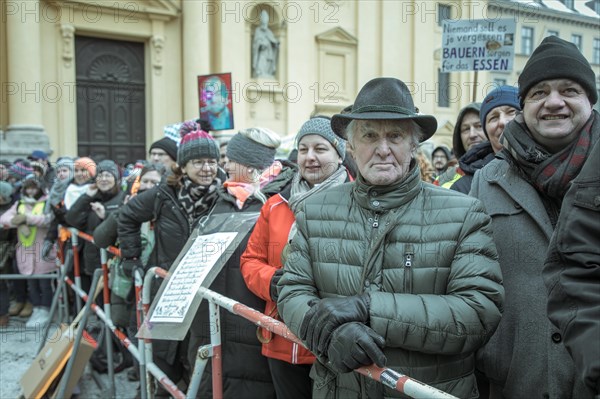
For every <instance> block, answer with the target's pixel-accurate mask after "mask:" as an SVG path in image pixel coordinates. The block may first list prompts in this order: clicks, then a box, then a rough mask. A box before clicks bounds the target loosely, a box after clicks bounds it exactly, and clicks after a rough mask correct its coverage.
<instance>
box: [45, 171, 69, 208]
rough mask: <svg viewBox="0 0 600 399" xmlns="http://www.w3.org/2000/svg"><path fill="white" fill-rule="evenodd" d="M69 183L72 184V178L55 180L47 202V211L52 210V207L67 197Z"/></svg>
mask: <svg viewBox="0 0 600 399" xmlns="http://www.w3.org/2000/svg"><path fill="white" fill-rule="evenodd" d="M69 184H71V179H64V180H56V182H54V184H53V185H52V188H51V189H50V194H49V195H48V201H47V202H46V210H45V212H46V213H48V212H50V208H53V207H56V206H58V204H60V203H61V201H62V200H63V199H64V198H65V193H66V191H67V187H69Z"/></svg>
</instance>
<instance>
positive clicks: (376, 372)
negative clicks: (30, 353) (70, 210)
mask: <svg viewBox="0 0 600 399" xmlns="http://www.w3.org/2000/svg"><path fill="white" fill-rule="evenodd" d="M70 230H71V234H72V240H73V242H74V244H73V249H74V251H73V261H74V265H78V260H76V256H75V254H76V253H77V251H76V247H77V244H78V243H77V239H76V237H77V236H79V237H81V238H83V239H85V240H86V241H89V242H91V243H94V241H93V238H92V237H91V236H90V235H88V234H85V233H82V232H80V231H78V230H76V229H70ZM100 251H101V260H102V269H98V270H96V271H95V272H94V276H93V280H92V288H91V290H90V293H91V292H93V291H94V290H95V287H96V286H97V285H98V281H99V280H100V275H102V276H103V292H104V295H103V299H104V310H102V309H100V307H99V306H97V305H96V304H95V303H93V301H92V300H89V299H90V298H89V297H90V295H89V294H88V293H86V292H84V291H83V290H82V289H81V286H80V284H77V281H78V280H77V276H78V274H79V268H78V267H75V282H73V281H72V280H71V279H70V278H69V277H68V276H67V275H66V268H65V267H64V264H63V265H62V267H61V273H64V274H62V278H63V280H64V281H65V283H66V284H67V285H68V286H69V287H71V288H72V289H73V290H74V292H75V293H76V297H77V298H80V300H81V301H83V302H84V303H85V312H84V314H83V317H82V320H81V322H80V323H79V325H78V328H77V333H76V335H75V342H74V346H73V353H72V355H71V357H70V359H69V361H68V363H67V368H66V369H65V376H66V378H64V379H63V380H62V381H64V382H63V383H62V384H60V386H59V387H58V389H57V392H58V397H59V398H60V397H63V396H64V393H65V390H66V382H67V380H68V377H69V376H70V374H71V371H72V367H73V363H74V360H75V358H76V353H77V349H78V348H79V344H80V343H81V339H82V336H83V330H84V329H85V326H86V323H87V317H88V315H89V314H90V313H91V312H94V313H95V314H96V315H97V316H98V318H99V319H100V320H101V321H102V322H103V323H104V324H105V328H106V331H107V334H106V336H107V361H108V364H109V365H112V342H111V337H110V335H109V334H113V335H115V336H116V337H117V338H118V340H119V342H120V343H121V344H122V345H123V346H124V347H125V348H126V349H127V350H128V351H129V353H131V355H132V356H133V357H134V358H135V359H136V360H137V361H138V363H139V367H140V385H141V397H142V399H146V398H148V397H152V390H151V389H150V388H151V381H150V378H149V375H152V376H154V378H155V379H156V381H157V382H158V383H160V384H161V385H162V386H163V387H164V388H165V389H166V390H167V391H168V392H169V393H170V394H171V395H172V396H173V397H175V398H177V399H184V398H186V397H188V398H195V397H196V394H197V392H198V389H199V387H200V380H201V377H202V374H203V372H204V369H205V366H206V364H207V362H208V358H209V357H210V358H211V363H212V370H213V373H212V386H213V397H215V398H222V397H223V388H222V357H221V337H220V328H214V329H211V343H210V345H205V346H202V347H200V348H198V352H197V357H196V363H195V365H194V369H193V373H192V376H191V380H190V384H189V386H188V392H187V395H186V394H185V393H183V392H182V391H181V390H180V389H179V388H178V387H177V385H176V384H175V383H174V382H173V381H171V380H170V379H169V378H168V376H167V375H166V374H165V373H164V372H163V371H162V370H161V369H160V368H159V367H158V366H157V365H156V364H154V363H153V362H152V342H151V340H150V339H147V338H143V339H139V340H138V347H136V346H135V345H133V344H132V342H131V341H130V340H129V338H127V336H126V335H125V334H123V333H122V332H121V331H120V330H119V329H117V327H116V326H115V325H114V324H113V322H112V320H111V318H110V289H109V287H108V266H107V262H106V260H107V252H111V253H113V254H115V255H117V256H119V255H120V251H119V250H118V249H117V248H114V247H111V248H109V249H100ZM63 260H68V257H64V258H63ZM154 276H158V277H161V278H163V279H166V278H168V277H169V274H168V272H167V271H166V270H164V269H162V268H159V267H152V268H150V269H149V270H148V271H147V272H146V274H145V276H142V272H141V270H139V269H136V270H134V281H135V293H136V310H137V314H136V319H137V324H138V328H139V327H140V325H141V323H142V322H143V320H144V318H146V317H148V312H149V309H150V304H151V286H152V284H151V283H150V281H151V279H152V278H154ZM80 281H81V280H80V279H79V282H80ZM198 295H201V296H202V297H203V298H204V299H206V300H207V301H208V303H209V315H210V323H211V325H215V326H220V320H219V308H220V307H222V308H224V309H226V310H227V311H229V312H231V313H233V314H235V315H238V316H240V317H243V318H245V319H247V320H249V321H251V322H252V323H254V324H256V325H257V326H260V327H262V328H264V329H266V330H268V331H271V332H273V333H275V334H278V335H281V336H282V337H284V338H285V339H288V340H290V341H292V342H296V343H298V344H300V345H303V343H302V341H301V340H300V339H299V338H297V337H296V336H295V335H294V334H293V333H292V332H291V331H290V330H289V329H288V328H287V326H286V325H285V324H284V323H283V322H281V321H279V320H276V319H273V318H271V317H269V316H267V315H265V314H263V313H262V312H260V311H258V310H256V309H252V308H250V307H248V306H246V305H244V304H242V303H240V302H237V301H234V300H233V299H230V298H227V297H225V296H223V295H220V294H218V293H216V292H214V291H211V290H209V289H208V288H204V287H200V289H199V291H198ZM109 355H110V358H109ZM108 369H109V380H110V381H111V386H110V388H109V391H110V396H111V397H115V389H114V370H112V368H111V367H108ZM111 370H112V373H110V371H111ZM355 371H356V372H358V373H360V374H362V375H364V376H366V377H369V378H371V379H374V380H376V381H378V382H380V383H382V384H384V385H385V386H387V387H389V388H391V389H395V390H397V391H399V392H402V393H404V394H406V395H409V396H411V397H413V398H446V399H451V398H455V397H454V396H452V395H450V394H448V393H446V392H443V391H440V390H438V389H436V388H434V387H431V386H429V385H427V384H424V383H422V382H420V381H418V380H415V379H413V378H411V377H409V376H406V375H404V374H400V373H398V372H396V371H394V370H392V369H389V368H380V367H377V366H375V365H371V366H368V367H361V368H359V369H357V370H355Z"/></svg>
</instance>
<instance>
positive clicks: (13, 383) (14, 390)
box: [0, 318, 138, 399]
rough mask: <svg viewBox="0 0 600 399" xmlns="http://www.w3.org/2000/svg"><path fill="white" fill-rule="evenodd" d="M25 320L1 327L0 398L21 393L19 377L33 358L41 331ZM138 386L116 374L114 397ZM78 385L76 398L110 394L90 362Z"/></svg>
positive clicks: (132, 391) (126, 395) (126, 397)
mask: <svg viewBox="0 0 600 399" xmlns="http://www.w3.org/2000/svg"><path fill="white" fill-rule="evenodd" d="M24 321H25V320H23V319H19V318H11V320H10V324H9V325H8V327H2V328H0V399H15V398H19V397H20V396H21V395H22V390H21V385H20V381H21V377H22V376H23V374H24V373H25V372H26V371H27V369H28V368H29V366H30V365H31V363H32V361H33V359H34V358H35V356H36V351H37V349H38V347H39V343H40V340H41V339H42V332H41V331H40V330H39V329H37V330H29V329H25V325H24ZM51 331H52V330H51ZM100 379H101V381H102V382H103V384H104V385H105V386H108V377H107V375H106V374H104V375H100ZM137 385H138V383H137V382H130V381H128V380H127V372H126V371H123V372H121V373H119V374H116V375H115V391H116V397H117V398H123V399H129V398H134V397H135V396H136V388H137ZM79 388H80V394H79V396H78V397H79V399H104V398H108V397H109V395H108V392H103V391H102V390H101V389H100V388H99V387H98V385H97V383H96V382H95V381H94V379H93V377H92V373H91V367H90V366H89V365H88V366H87V367H86V369H85V371H84V373H83V376H82V378H81V380H80V382H79Z"/></svg>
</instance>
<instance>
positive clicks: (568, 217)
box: [543, 119, 600, 395]
mask: <svg viewBox="0 0 600 399" xmlns="http://www.w3.org/2000/svg"><path fill="white" fill-rule="evenodd" d="M597 121H598V119H597V120H596V122H597ZM598 128H600V127H598ZM543 276H544V280H545V282H546V287H547V288H548V317H550V320H551V321H552V323H554V325H555V326H557V327H558V328H559V329H560V331H561V333H562V338H563V342H564V344H565V346H566V347H567V350H568V351H569V353H570V355H571V357H572V358H573V360H574V362H575V367H576V368H577V373H578V375H579V376H581V377H582V378H583V379H584V382H585V384H586V385H587V386H588V387H589V388H590V389H592V390H593V391H594V393H595V395H599V394H600V141H598V142H597V143H596V145H595V146H594V147H593V149H592V150H591V153H590V155H589V156H588V158H587V160H586V162H585V164H584V165H583V168H582V169H581V172H580V173H579V175H577V177H576V178H575V179H574V180H573V182H572V184H571V188H570V189H569V191H567V194H566V195H565V197H564V199H563V203H562V207H561V211H560V216H559V218H558V224H557V225H556V229H555V231H554V235H553V236H552V241H551V242H550V247H549V249H548V256H547V258H546V264H545V267H544V271H543Z"/></svg>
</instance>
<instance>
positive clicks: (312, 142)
mask: <svg viewBox="0 0 600 399" xmlns="http://www.w3.org/2000/svg"><path fill="white" fill-rule="evenodd" d="M296 143H297V146H298V167H299V170H298V171H297V172H296V174H295V176H294V179H293V181H292V184H291V185H289V186H288V187H287V188H286V189H284V191H282V192H281V193H279V194H277V195H274V196H272V197H271V198H269V199H268V200H267V202H266V203H265V204H264V206H263V207H262V209H261V212H260V217H259V218H258V221H257V223H256V226H255V228H254V231H253V232H252V235H251V236H250V240H249V241H248V246H247V248H246V251H245V252H244V254H243V255H242V257H241V265H240V270H241V272H242V275H243V277H244V280H245V282H246V285H247V286H248V288H249V289H250V291H252V292H253V293H254V294H255V295H257V296H258V297H260V298H262V299H264V300H265V301H266V302H267V303H266V308H265V314H266V315H268V316H271V317H273V318H276V319H280V318H279V315H278V314H277V296H278V292H277V282H278V281H279V279H280V278H281V276H282V274H283V270H282V267H283V262H282V259H281V258H282V257H281V255H282V252H283V249H284V247H285V245H286V244H287V243H288V242H289V240H290V239H291V238H292V236H293V234H294V233H293V231H294V228H293V225H294V222H295V217H294V211H295V210H296V209H297V207H298V205H299V204H300V203H302V201H304V200H305V199H306V198H308V197H309V196H311V195H313V194H315V193H317V192H321V191H323V190H326V189H327V188H329V187H332V186H335V185H338V184H342V183H344V182H346V181H349V180H350V176H349V174H348V172H347V170H346V169H345V168H344V167H343V166H342V161H343V160H344V156H345V154H346V143H345V141H344V140H342V139H340V138H339V137H337V136H336V135H335V133H334V132H333V130H331V124H330V120H329V118H326V117H320V116H317V117H314V118H311V119H310V120H308V121H307V122H306V123H304V125H302V128H301V129H300V131H299V132H298V135H297V136H296ZM258 336H259V339H260V340H261V342H262V343H263V345H262V354H263V355H264V356H266V357H267V358H268V361H269V368H270V371H271V376H272V377H273V383H274V385H275V391H276V394H277V397H278V398H286V399H287V398H310V397H311V392H312V390H311V381H310V377H309V372H310V367H311V365H312V363H313V362H314V359H315V357H314V355H313V354H312V353H311V352H310V351H309V350H308V349H306V348H304V347H302V346H300V345H298V344H296V343H292V342H290V341H288V340H286V339H284V338H282V337H280V336H278V335H275V334H271V333H270V332H268V331H266V330H263V329H259V331H258Z"/></svg>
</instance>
